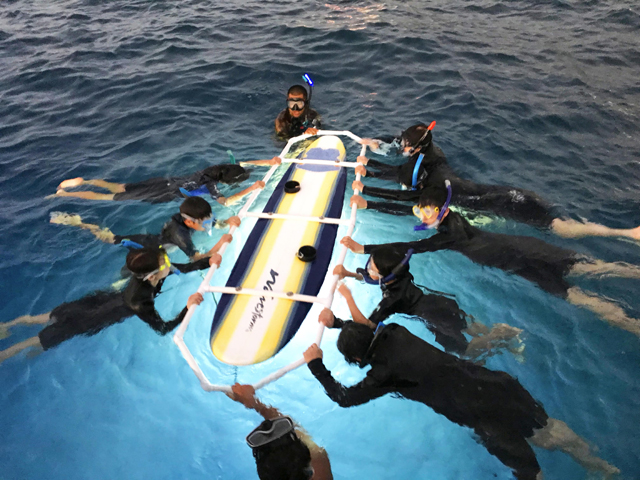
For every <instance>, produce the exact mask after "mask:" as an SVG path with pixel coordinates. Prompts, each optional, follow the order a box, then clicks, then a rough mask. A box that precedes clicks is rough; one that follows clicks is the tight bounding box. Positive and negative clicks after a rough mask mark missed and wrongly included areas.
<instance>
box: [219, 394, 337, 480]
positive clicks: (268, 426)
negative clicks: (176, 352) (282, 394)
mask: <svg viewBox="0 0 640 480" xmlns="http://www.w3.org/2000/svg"><path fill="white" fill-rule="evenodd" d="M231 390H232V392H233V393H231V394H230V395H229V397H230V398H231V399H233V400H235V401H236V402H239V403H241V404H242V405H244V406H245V407H247V408H249V409H251V410H255V411H256V412H257V413H258V414H259V415H261V416H262V417H263V418H264V422H262V423H261V424H260V425H258V427H257V428H255V429H254V430H253V431H252V432H251V433H250V434H249V435H248V436H247V444H248V445H249V446H250V447H251V450H253V457H254V458H255V459H256V467H257V468H258V477H260V480H281V479H284V478H286V479H295V480H331V479H333V474H332V473H331V464H330V463H329V456H328V455H327V451H326V450H325V449H324V448H322V447H319V446H318V445H316V443H315V442H314V441H313V439H312V438H311V436H310V435H309V434H308V433H307V432H306V431H305V430H304V429H303V428H302V427H301V426H300V425H297V424H296V423H295V422H294V421H293V420H292V419H291V417H287V416H285V415H282V414H281V413H280V412H279V411H278V410H277V409H276V408H274V407H271V406H267V405H265V404H264V403H262V402H261V401H260V400H258V399H257V398H256V396H255V395H256V391H255V390H254V388H253V387H252V386H251V385H240V384H238V383H236V384H235V385H233V386H232V387H231Z"/></svg>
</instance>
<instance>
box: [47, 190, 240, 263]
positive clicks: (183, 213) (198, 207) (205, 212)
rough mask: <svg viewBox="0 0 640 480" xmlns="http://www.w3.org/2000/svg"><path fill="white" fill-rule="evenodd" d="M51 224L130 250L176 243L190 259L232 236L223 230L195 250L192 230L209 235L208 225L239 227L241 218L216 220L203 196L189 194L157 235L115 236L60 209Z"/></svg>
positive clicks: (228, 239) (106, 229)
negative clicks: (217, 237) (203, 247)
mask: <svg viewBox="0 0 640 480" xmlns="http://www.w3.org/2000/svg"><path fill="white" fill-rule="evenodd" d="M51 223H55V224H58V225H69V226H73V227H78V228H82V229H84V230H88V231H90V232H91V233H92V234H93V235H94V236H95V237H96V238H97V239H98V240H101V241H103V242H105V243H109V244H113V245H122V246H124V247H127V248H129V249H138V248H140V247H148V248H159V247H160V246H161V245H164V246H169V245H175V246H177V247H178V248H179V249H180V250H182V251H183V252H184V254H185V255H186V256H187V257H189V258H190V260H191V261H195V260H200V259H201V258H204V257H209V256H211V255H212V254H214V253H216V252H218V251H219V250H220V248H222V245H224V244H225V243H230V242H231V240H233V237H232V236H231V235H230V234H228V233H225V234H224V235H222V237H221V238H220V240H219V241H218V242H217V243H216V244H215V245H214V246H213V247H212V248H211V249H210V250H209V251H208V252H205V253H200V252H198V251H197V249H196V247H195V245H194V244H193V241H192V239H191V236H192V234H193V233H194V232H197V231H199V232H207V233H209V234H211V228H212V227H213V226H214V225H215V226H216V227H220V228H222V227H224V226H226V225H230V226H234V227H239V226H240V218H239V217H237V216H233V217H230V218H228V219H227V220H216V218H215V217H214V216H213V212H212V210H211V205H209V202H207V201H206V200H205V199H204V198H202V197H189V198H187V199H185V200H184V202H182V205H180V212H179V213H177V214H175V215H173V216H172V217H171V219H170V220H169V221H168V222H167V223H165V224H164V226H163V227H162V230H161V232H160V234H151V233H137V234H132V235H114V234H113V232H111V230H109V229H108V228H101V227H100V226H99V225H94V224H91V223H84V222H83V221H82V217H80V215H70V214H67V213H63V212H53V213H52V214H51Z"/></svg>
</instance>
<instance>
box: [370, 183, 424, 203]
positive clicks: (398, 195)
mask: <svg viewBox="0 0 640 480" xmlns="http://www.w3.org/2000/svg"><path fill="white" fill-rule="evenodd" d="M362 194H363V195H369V196H371V197H377V198H384V199H385V200H398V201H400V202H417V201H418V200H419V199H420V191H419V190H391V189H388V188H378V187H368V186H366V185H365V187H364V188H363V189H362Z"/></svg>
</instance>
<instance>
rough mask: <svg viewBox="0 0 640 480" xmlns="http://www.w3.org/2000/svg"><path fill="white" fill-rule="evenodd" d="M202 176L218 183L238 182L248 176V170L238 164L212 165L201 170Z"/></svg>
mask: <svg viewBox="0 0 640 480" xmlns="http://www.w3.org/2000/svg"><path fill="white" fill-rule="evenodd" d="M202 174H203V176H206V177H207V178H208V179H209V180H210V181H214V182H220V183H238V182H241V181H243V180H246V179H247V178H249V172H247V171H246V170H245V169H244V168H242V167H241V166H240V165H233V164H227V165H214V166H212V167H209V168H205V169H204V170H203V171H202Z"/></svg>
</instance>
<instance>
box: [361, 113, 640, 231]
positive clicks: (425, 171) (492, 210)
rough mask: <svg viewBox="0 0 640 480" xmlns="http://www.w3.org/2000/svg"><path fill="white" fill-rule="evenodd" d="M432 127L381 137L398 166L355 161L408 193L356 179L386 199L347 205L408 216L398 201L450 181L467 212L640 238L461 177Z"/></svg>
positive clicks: (532, 196) (519, 192) (517, 191)
mask: <svg viewBox="0 0 640 480" xmlns="http://www.w3.org/2000/svg"><path fill="white" fill-rule="evenodd" d="M434 126H435V122H432V124H431V125H429V126H427V125H425V124H424V123H418V124H416V125H412V126H411V127H409V128H407V129H406V130H405V131H404V132H402V134H401V135H400V137H399V138H393V137H388V138H384V139H383V140H385V141H388V142H391V143H390V145H392V146H395V147H396V148H397V151H398V152H399V153H401V154H402V155H403V156H405V157H406V158H407V161H406V162H405V163H403V164H402V165H390V164H387V163H383V162H380V161H377V160H373V159H371V160H370V159H368V158H367V157H364V156H361V157H358V161H359V162H360V163H363V164H366V165H367V167H366V168H365V167H362V166H358V167H357V169H356V172H357V173H360V174H361V175H363V176H365V175H366V176H369V177H376V178H382V179H387V180H392V181H394V182H397V183H400V184H401V185H403V187H404V188H406V190H397V189H386V188H378V187H371V186H369V185H364V184H363V183H362V182H361V181H354V183H353V189H354V190H359V191H360V192H362V193H363V195H368V196H372V197H377V198H381V199H384V200H386V201H384V202H383V201H369V200H366V199H365V198H363V197H362V196H353V197H352V198H351V204H352V205H357V206H358V208H368V209H372V210H377V211H379V212H382V213H389V214H393V215H411V205H406V204H404V203H397V202H412V203H415V202H417V201H418V199H419V198H420V194H421V192H422V190H423V189H424V188H427V187H430V186H439V185H441V184H442V183H443V182H444V180H445V179H448V180H449V181H450V182H451V185H452V186H453V190H454V192H455V195H454V197H453V200H452V204H453V205H455V206H457V207H460V208H462V209H465V210H470V211H475V212H483V213H488V214H491V215H496V216H499V217H503V218H508V219H512V220H515V221H517V222H522V223H525V224H527V225H531V226H533V227H536V228H539V229H542V230H544V231H551V232H553V233H554V234H556V235H559V236H562V237H574V238H579V237H587V236H598V237H621V238H631V239H634V240H640V227H635V228H610V227H606V226H604V225H600V224H597V223H592V222H578V221H576V220H573V219H571V218H568V217H566V216H564V215H559V214H558V212H557V209H556V208H555V207H554V206H553V205H551V204H550V203H549V202H547V201H546V200H544V199H543V198H541V197H540V196H539V195H538V194H536V193H535V192H532V191H530V190H525V189H521V188H517V187H513V186H507V185H484V184H479V183H475V182H473V181H472V180H468V179H464V178H460V177H459V176H458V175H457V174H456V173H455V172H454V171H453V169H452V168H451V167H450V166H449V164H448V162H447V158H446V156H445V155H444V153H443V152H442V150H441V149H440V148H438V147H437V146H436V145H434V143H433V138H432V137H433V134H432V128H433V127H434ZM363 143H364V144H366V145H369V146H370V148H371V149H378V148H379V146H380V145H381V141H380V140H373V139H363ZM390 148H391V147H388V148H387V150H389V149H390ZM389 200H391V201H389Z"/></svg>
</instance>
